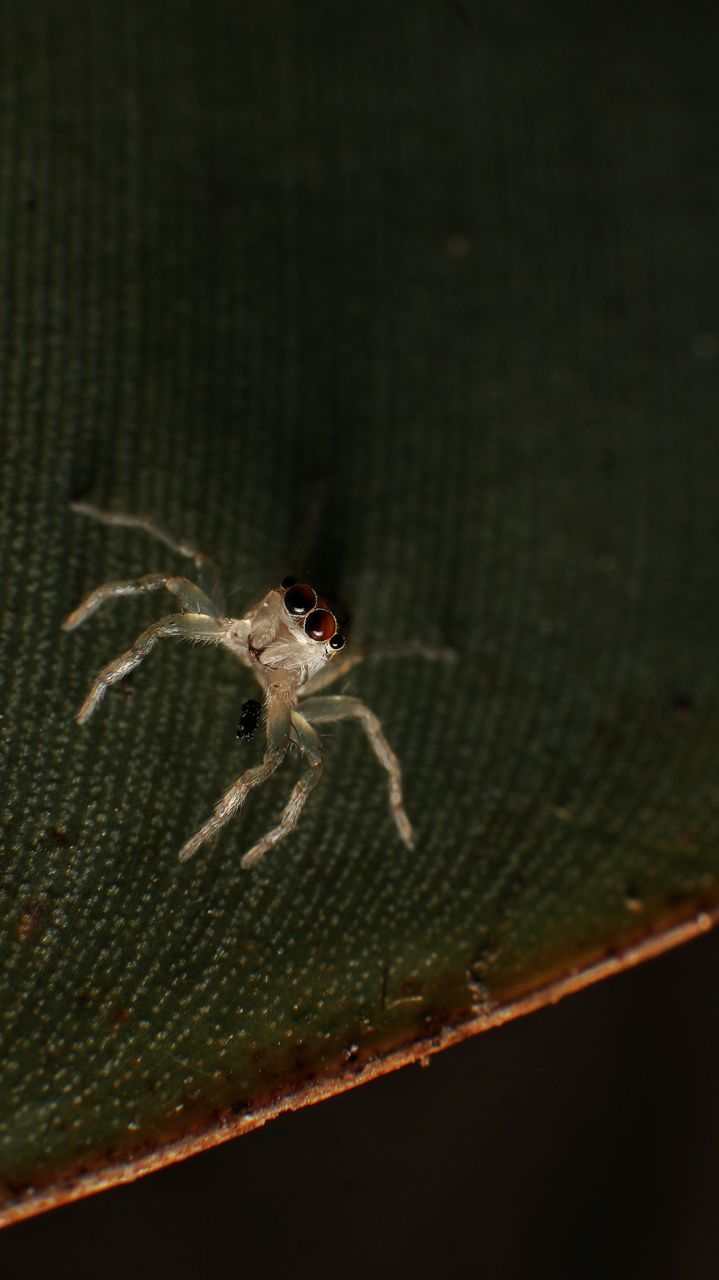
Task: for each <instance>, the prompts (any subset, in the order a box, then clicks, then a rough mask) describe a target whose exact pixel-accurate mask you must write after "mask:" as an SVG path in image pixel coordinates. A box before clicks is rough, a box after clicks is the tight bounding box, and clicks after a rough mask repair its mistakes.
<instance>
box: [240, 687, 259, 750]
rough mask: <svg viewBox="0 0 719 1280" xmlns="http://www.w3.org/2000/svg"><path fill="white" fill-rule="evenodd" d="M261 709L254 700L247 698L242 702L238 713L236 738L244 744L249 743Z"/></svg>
mask: <svg viewBox="0 0 719 1280" xmlns="http://www.w3.org/2000/svg"><path fill="white" fill-rule="evenodd" d="M261 710H262V707H261V705H260V703H259V702H257V701H256V700H255V699H254V698H248V699H247V702H243V704H242V710H241V711H240V723H239V724H238V726H237V736H238V738H241V739H243V740H244V741H246V742H249V740H250V738H251V737H252V736H253V734H254V732H255V729H256V728H257V724H258V721H259V718H260V711H261Z"/></svg>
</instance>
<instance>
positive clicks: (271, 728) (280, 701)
mask: <svg viewBox="0 0 719 1280" xmlns="http://www.w3.org/2000/svg"><path fill="white" fill-rule="evenodd" d="M291 730H292V719H291V712H290V706H289V703H288V702H287V701H286V699H284V698H282V697H281V696H276V697H273V695H272V692H271V690H270V692H269V694H268V699H267V747H266V750H265V754H264V757H263V759H262V763H261V764H258V765H255V766H254V768H252V769H247V770H246V772H245V773H243V774H242V775H241V777H239V778H238V779H237V781H236V782H233V784H232V786H231V787H230V789H229V791H226V792H225V794H224V796H222V797H221V799H220V800H218V802H217V804H216V805H215V808H214V811H213V814H212V817H211V818H208V820H207V822H205V823H203V825H202V826H201V827H200V829H199V831H196V832H195V834H194V836H191V838H190V839H189V840H187V841H186V842H185V844H184V845H183V846H182V848H181V849H180V853H179V859H180V862H187V860H188V858H191V857H192V856H193V854H195V853H197V850H198V849H199V848H200V845H202V844H204V843H205V841H206V840H211V839H212V838H213V836H216V835H217V834H218V832H219V831H221V830H222V828H223V827H225V826H226V825H227V823H228V822H229V821H230V819H231V818H234V816H235V814H236V813H238V812H239V810H240V809H241V808H242V806H243V804H244V803H245V800H246V799H247V797H248V795H249V794H250V792H251V791H254V789H255V787H259V786H261V785H262V783H263V782H266V781H267V779H268V778H270V777H271V776H272V774H273V773H274V772H275V770H276V769H278V768H279V766H280V765H281V764H282V761H283V760H284V758H285V756H286V755H287V751H288V749H289V745H290V733H291Z"/></svg>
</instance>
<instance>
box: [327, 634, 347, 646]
mask: <svg viewBox="0 0 719 1280" xmlns="http://www.w3.org/2000/svg"><path fill="white" fill-rule="evenodd" d="M344 647H345V637H344V636H343V635H342V632H341V631H336V632H335V634H334V635H333V636H332V638H331V640H330V649H344Z"/></svg>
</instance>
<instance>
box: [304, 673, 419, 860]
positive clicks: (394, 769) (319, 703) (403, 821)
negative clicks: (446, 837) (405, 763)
mask: <svg viewBox="0 0 719 1280" xmlns="http://www.w3.org/2000/svg"><path fill="white" fill-rule="evenodd" d="M303 711H304V715H305V716H306V717H307V719H308V720H309V721H310V723H311V724H327V723H328V722H329V721H332V720H359V722H360V724H361V725H362V728H363V729H364V731H365V733H366V735H367V740H368V742H369V744H370V746H371V748H372V750H373V751H374V753H375V756H376V757H377V759H378V760H379V762H380V764H381V765H382V768H383V769H385V770H386V772H387V782H388V785H389V804H390V810H391V813H392V817H393V818H394V824H395V826H396V828H397V831H398V832H399V836H400V839H401V840H402V841H403V842H404V844H406V845H407V848H408V849H413V848H414V836H413V833H412V825H411V823H410V820H409V818H408V817H407V814H406V813H405V810H404V804H403V801H402V771H401V769H400V764H399V760H398V759H397V757H396V755H395V753H394V751H393V750H392V748H391V746H390V745H389V743H388V741H387V739H386V738H385V736H384V734H383V732H382V726H381V725H380V722H379V720H378V719H377V716H376V715H375V713H374V711H370V709H369V707H366V706H365V704H364V702H361V701H360V699H359V698H348V697H337V696H330V697H328V698H313V699H312V700H311V701H310V702H307V703H306V705H305V706H304V707H303Z"/></svg>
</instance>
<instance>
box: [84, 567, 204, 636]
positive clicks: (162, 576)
mask: <svg viewBox="0 0 719 1280" xmlns="http://www.w3.org/2000/svg"><path fill="white" fill-rule="evenodd" d="M163 588H164V589H165V590H166V591H169V592H170V593H171V594H172V595H173V596H176V597H177V599H178V600H179V602H180V605H181V606H182V608H183V609H187V611H188V613H200V614H204V615H205V616H206V617H208V618H217V616H218V615H217V611H216V610H215V606H214V605H213V603H212V601H211V600H210V599H209V598H208V596H206V595H205V593H204V591H202V590H201V588H200V587H198V586H197V585H196V584H195V583H194V582H190V580H189V578H178V577H177V576H176V575H175V574H167V573H144V574H143V575H142V577H141V578H122V579H118V580H116V581H114V582H103V583H102V585H101V586H99V587H95V590H94V591H91V592H90V594H89V595H87V596H85V599H84V600H82V601H81V602H80V604H79V605H78V606H77V608H76V609H73V611H72V613H69V614H68V616H67V617H66V619H65V621H64V622H63V624H62V629H63V631H74V629H75V627H79V626H80V624H81V623H82V622H85V620H86V619H87V618H89V617H90V616H91V615H92V614H93V613H95V611H96V610H97V609H99V608H100V606H101V605H103V604H105V602H106V601H107V600H114V599H115V597H116V596H134V595H140V594H142V593H143V592H145V591H160V590H162V589H163Z"/></svg>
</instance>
